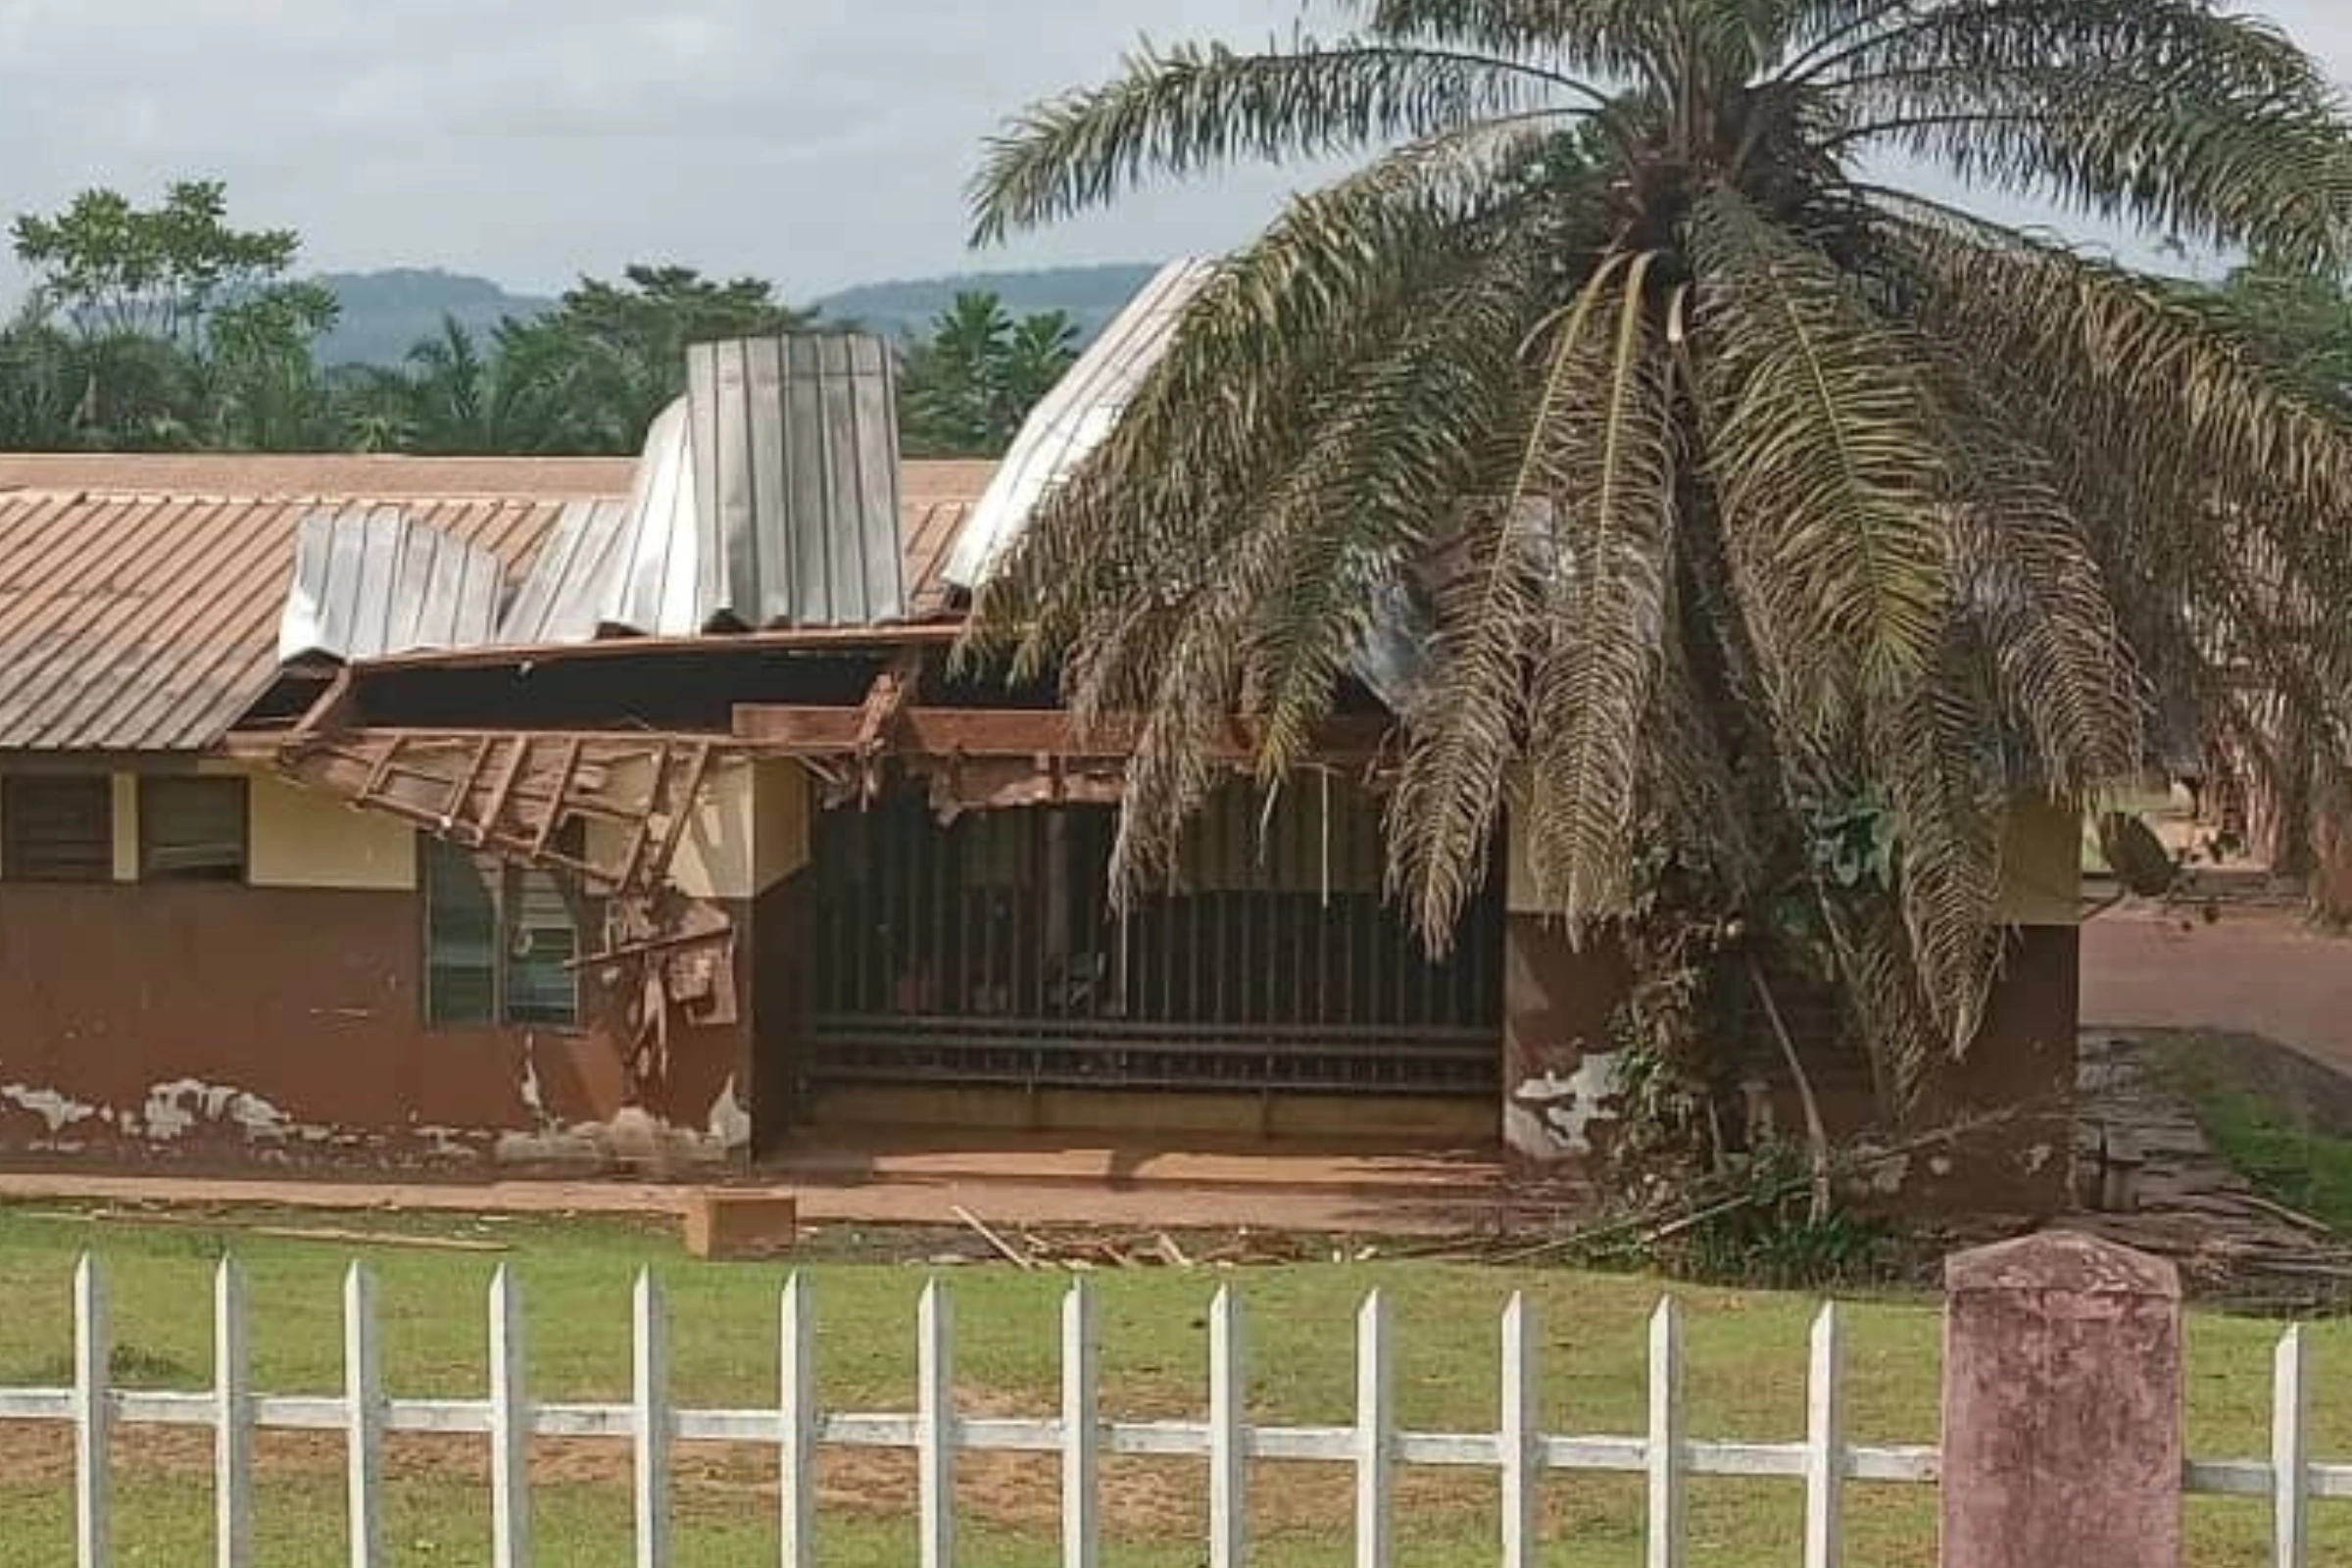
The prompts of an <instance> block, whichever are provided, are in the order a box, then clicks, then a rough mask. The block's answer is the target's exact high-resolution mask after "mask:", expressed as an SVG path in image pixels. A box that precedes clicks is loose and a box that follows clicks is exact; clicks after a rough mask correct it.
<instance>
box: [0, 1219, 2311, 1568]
mask: <svg viewBox="0 0 2352 1568" xmlns="http://www.w3.org/2000/svg"><path fill="white" fill-rule="evenodd" d="M633 1329H634V1352H633V1355H632V1374H631V1380H630V1389H631V1397H630V1399H629V1402H628V1403H626V1404H592V1403H557V1402H539V1401H536V1400H533V1399H532V1398H531V1397H529V1396H528V1394H527V1392H526V1390H525V1387H524V1380H523V1311H522V1297H521V1292H520V1290H519V1289H518V1287H517V1286H516V1284H515V1279H514V1278H513V1276H512V1275H510V1274H509V1273H508V1272H507V1270H506V1269H505V1268H503V1267H502V1268H500V1269H499V1271H498V1273H497V1275H496V1277H495V1279H494V1280H493V1281H492V1283H491V1286H490V1291H489V1336H488V1337H489V1357H488V1389H487V1396H486V1397H484V1398H480V1399H409V1398H393V1397H388V1396H387V1395H386V1394H385V1392H384V1387H383V1376H382V1363H381V1360H380V1355H379V1341H378V1338H377V1333H376V1314H375V1288H374V1284H373V1281H372V1280H371V1278H370V1276H369V1274H368V1270H367V1268H366V1267H365V1266H364V1265H361V1264H356V1263H355V1264H353V1265H352V1267H351V1269H350V1272H349V1273H348V1274H347V1275H346V1276H345V1280H344V1288H343V1352H344V1353H343V1367H344V1378H343V1390H342V1392H341V1393H340V1394H336V1395H268V1394H258V1393H256V1392H254V1390H253V1388H252V1384H251V1379H250V1375H249V1359H248V1344H249V1341H248V1337H247V1336H248V1319H247V1311H246V1300H245V1285H244V1279H243V1275H242V1273H241V1272H240V1270H239V1269H238V1266H237V1264H236V1262H235V1261H234V1260H233V1259H228V1260H223V1261H222V1262H221V1266H220V1270H219V1273H218V1275H217V1276H216V1280H215V1295H214V1344H215V1349H214V1383H213V1387H212V1389H211V1390H210V1391H209V1392H206V1393H200V1394H188V1393H152V1392H136V1391H129V1390H117V1389H112V1388H110V1387H109V1386H108V1381H109V1380H108V1366H109V1360H110V1355H111V1351H112V1348H113V1343H112V1338H111V1335H110V1333H109V1329H108V1312H107V1293H106V1287H105V1282H104V1280H103V1278H102V1276H101V1274H100V1271H99V1269H98V1266H97V1265H96V1263H94V1262H93V1261H91V1260H90V1259H87V1258H84V1259H83V1260H82V1262H81V1264H80V1266H79V1268H78V1269H77V1270H76V1272H75V1275H74V1324H73V1387H72V1388H70V1389H7V1390H0V1421H49V1422H71V1423H72V1424H73V1434H74V1474H75V1481H74V1504H73V1518H74V1531H75V1536H76V1544H77V1549H78V1557H77V1561H78V1563H79V1564H80V1565H81V1568H107V1565H109V1564H111V1563H112V1561H113V1554H112V1553H113V1546H112V1515H111V1512H110V1508H109V1500H108V1498H109V1486H108V1481H109V1474H108V1463H107V1452H108V1443H109V1439H110V1436H111V1434H112V1432H113V1431H114V1429H115V1428H116V1427H118V1426H122V1425H131V1426H138V1425H147V1426H175V1427H209V1428H211V1429H212V1431H213V1434H214V1454H215V1480H214V1493H215V1519H216V1524H215V1539H216V1542H217V1561H218V1562H219V1564H220V1565H221V1568H247V1565H249V1564H250V1563H251V1562H252V1560H253V1540H254V1536H253V1528H254V1510H253V1495H254V1442H253V1440H254V1433H255V1432H256V1430H257V1429H265V1428H267V1429H272V1430H288V1431H307V1432H341V1433H343V1434H344V1436H345V1442H346V1449H347V1453H348V1481H347V1485H346V1489H345V1497H346V1508H347V1511H348V1519H349V1539H350V1561H351V1564H352V1568H378V1565H380V1564H382V1563H383V1562H384V1561H385V1560H386V1559H385V1555H384V1544H383V1534H384V1515H383V1503H384V1487H383V1470H382V1462H383V1448H384V1441H385V1437H386V1435H387V1434H389V1433H457V1434H466V1435H471V1436H476V1437H482V1438H486V1439H487V1440H488V1443H489V1447H490V1454H491V1469H490V1498H491V1501H490V1510H491V1541H492V1550H493V1560H494V1561H495V1562H496V1563H497V1564H498V1565H499V1568H521V1565H523V1564H525V1563H528V1562H529V1561H530V1560H531V1535H530V1507H529V1502H528V1497H529V1487H530V1470H529V1462H528V1442H529V1439H530V1438H531V1437H533V1436H540V1437H551V1438H603V1439H613V1440H619V1441H625V1442H627V1443H628V1444H630V1445H631V1446H632V1449H633V1451H634V1455H635V1464H634V1466H633V1482H632V1494H633V1499H634V1500H633V1511H634V1520H635V1532H634V1533H635V1542H636V1556H635V1561H636V1563H637V1565H638V1568H665V1565H667V1564H669V1563H670V1562H671V1561H672V1555H671V1549H670V1521H669V1467H670V1455H671V1451H672V1449H673V1447H674V1446H676V1445H678V1444H680V1443H730V1444H761V1445H772V1446H774V1448H775V1450H776V1453H777V1459H778V1463H779V1465H780V1467H781V1474H782V1477H783V1487H782V1507H781V1510H780V1517H779V1521H778V1522H779V1525H780V1527H781V1533H782V1543H781V1559H780V1560H781V1562H782V1563H783V1565H784V1568H809V1565H810V1564H812V1563H813V1562H814V1561H815V1547H816V1527H817V1521H816V1456H817V1452H818V1450H819V1449H820V1448H824V1447H841V1448H893V1449H901V1450H910V1451H912V1452H913V1454H914V1456H915V1467H916V1476H917V1505H916V1524H917V1530H918V1535H919V1543H920V1560H921V1562H922V1563H923V1565H924V1568H947V1564H949V1563H950V1562H951V1561H952V1560H953V1559H954V1556H955V1545H956V1514H955V1475H956V1455H957V1454H958V1453H962V1452H977V1451H993V1452H1000V1453H1033V1454H1053V1455H1058V1456H1059V1458H1060V1461H1061V1560H1062V1561H1063V1563H1064V1564H1067V1565H1069V1568H1094V1565H1095V1564H1096V1563H1098V1562H1099V1561H1100V1543H1101V1538H1102V1513H1101V1510H1102V1495H1101V1487H1100V1465H1101V1461H1102V1458H1103V1455H1104V1454H1138V1455H1150V1456H1153V1457H1158V1458H1191V1459H1205V1460H1206V1461H1207V1464H1208V1519H1207V1547H1208V1561H1209V1563H1210V1564H1211V1568H1241V1564H1242V1562H1243V1561H1244V1558H1245V1554H1246V1551H1247V1547H1248V1541H1249V1521H1250V1501H1249V1474H1250V1471H1249V1465H1250V1461H1253V1460H1254V1461H1272V1462H1277V1463H1280V1462H1296V1461H1308V1462H1317V1463H1333V1462H1338V1463H1342V1464H1348V1465H1351V1466H1353V1468H1354V1472H1355V1484H1354V1492H1355V1560H1356V1562H1357V1563H1358V1564H1359V1565H1360V1568H1387V1565H1388V1564H1389V1562H1390V1561H1391V1556H1392V1553H1391V1542H1392V1534H1391V1532H1392V1529H1393V1525H1394V1511H1395V1510H1394V1506H1393V1499H1394V1491H1393V1488H1394V1485H1395V1481H1396V1476H1397V1470H1398V1469H1399V1468H1400V1467H1403V1466H1435V1467H1450V1468H1458V1469H1472V1470H1485V1471H1491V1472H1493V1473H1495V1475H1496V1476H1497V1477H1498V1478H1499V1480H1500V1486H1501V1498H1502V1510H1501V1513H1502V1519H1501V1531H1500V1541H1499V1542H1498V1543H1497V1546H1498V1556H1499V1558H1500V1560H1501V1562H1502V1563H1503V1564H1504V1568H1533V1565H1534V1564H1535V1562H1536V1559H1537V1546H1538V1540H1537V1502H1538V1495H1539V1488H1540V1485H1541V1482H1542V1478H1543V1477H1544V1474H1545V1473H1546V1472H1549V1471H1585V1472H1602V1473H1612V1474H1621V1475H1635V1476H1641V1477H1642V1478H1643V1479H1644V1481H1645V1484H1646V1486H1645V1491H1646V1496H1647V1504H1646V1520H1645V1525H1644V1540H1645V1543H1646V1555H1645V1557H1644V1562H1645V1563H1646V1565H1647V1568H1680V1565H1681V1564H1682V1563H1683V1562H1684V1561H1685V1553H1686V1544H1687V1541H1688V1532H1687V1529H1686V1525H1685V1517H1684V1501H1685V1496H1686V1494H1687V1490H1688V1484H1689V1481H1690V1478H1691V1477H1692V1476H1744V1477H1770V1478H1779V1479H1785V1480H1789V1481H1796V1482H1801V1483H1802V1484H1803V1486H1804V1489H1805V1526H1804V1543H1803V1546H1804V1555H1803V1561H1804V1563H1805V1565H1806V1568H1838V1565H1839V1564H1840V1563H1841V1562H1842V1561H1843V1548H1842V1544H1841V1529H1840V1520H1841V1517H1842V1501H1843V1495H1844V1491H1845V1487H1846V1485H1847V1483H1849V1482H1887V1483H1897V1484H1907V1485H1934V1484H1936V1481H1937V1479H1938V1460H1937V1454H1936V1449H1934V1448H1932V1447H1882V1446H1857V1445H1853V1444H1849V1443H1848V1442H1847V1441H1846V1438H1845V1427H1844V1419H1843V1400H1842V1397H1841V1390H1842V1381H1843V1366H1844V1361H1843V1356H1842V1352H1841V1339H1840V1329H1839V1319H1838V1308H1837V1306H1836V1305H1835V1304H1830V1305H1825V1306H1823V1307H1822V1309H1821V1313H1820V1315H1819V1316H1818V1317H1817V1318H1816V1319H1815V1320H1814V1323H1813V1331H1812V1343H1811V1365H1810V1369H1809V1374H1808V1378H1809V1381H1808V1395H1807V1398H1806V1434H1805V1440H1804V1441H1803V1442H1802V1443H1741V1442H1723V1441H1715V1440H1705V1439H1693V1438H1691V1436H1690V1434H1689V1433H1688V1431H1687V1430H1686V1427H1685V1420H1684V1410H1685V1404H1684V1397H1683V1320H1682V1314H1681V1311H1680V1309H1679V1307H1678V1306H1677V1305H1676V1303H1675V1301H1674V1299H1672V1298H1671V1297H1669V1298H1667V1299H1664V1300H1662V1301H1660V1302H1659V1304H1658V1308H1657V1310H1656V1312H1655V1313H1654V1314H1653V1315H1652V1317H1651V1318H1650V1324H1649V1416H1648V1423H1647V1430H1646V1431H1645V1432H1643V1433H1642V1434H1640V1435H1638V1436H1629V1437H1566V1436H1557V1435H1553V1434H1549V1433H1546V1432H1544V1431H1543V1430H1542V1426H1541V1420H1540V1416H1539V1403H1538V1390H1539V1388H1540V1383H1541V1378H1540V1370H1539V1365H1540V1363H1539V1355H1538V1347H1539V1346H1540V1344H1541V1343H1542V1334H1541V1331H1540V1329H1539V1328H1538V1325H1537V1320H1536V1313H1535V1310H1534V1308H1533V1307H1531V1306H1530V1305H1529V1304H1528V1303H1527V1302H1526V1301H1525V1300H1524V1299H1520V1298H1516V1297H1514V1298H1513V1299H1512V1300H1511V1301H1510V1303H1509V1305H1508V1306H1506V1307H1505V1308H1504V1309H1503V1313H1502V1322H1501V1335H1502V1345H1501V1379H1500V1388H1499V1391H1498V1400H1497V1407H1498V1421H1497V1425H1496V1428H1495V1431H1492V1432H1471V1433H1448V1432H1407V1431H1403V1430H1400V1429H1399V1428H1398V1426H1397V1409H1396V1398H1395V1377H1394V1373H1395V1363H1396V1354H1395V1345H1394V1342H1393V1337H1392V1331H1391V1327H1390V1319H1389V1309H1388V1305H1387V1302H1386V1301H1385V1300H1384V1299H1383V1298H1382V1296H1381V1295H1380V1293H1379V1292H1378V1291H1375V1292H1373V1293H1372V1294H1370V1295H1369V1296H1367V1297H1366V1298H1365V1299H1364V1301H1363V1304H1362V1307H1361V1309H1360V1310H1359V1311H1358V1313H1357V1315H1356V1379H1355V1388H1356V1408H1355V1421H1354V1423H1353V1424H1352V1425H1350V1426H1344V1427H1332V1426H1312V1427H1301V1426H1260V1425H1254V1424H1252V1423H1251V1422H1250V1420H1249V1419H1248V1417H1247V1415H1246V1413H1245V1409H1244V1391H1245V1390H1246V1388H1247V1386H1248V1373H1247V1371H1246V1365H1247V1360H1246V1349H1245V1346H1246V1336H1245V1332H1244V1318H1243V1310H1242V1303H1241V1300H1240V1299H1239V1298H1238V1297H1236V1296H1235V1295H1234V1293H1233V1292H1232V1291H1230V1290H1220V1291H1218V1292H1217V1295H1216V1298H1215V1299H1214V1301H1213V1303H1212V1304H1211V1306H1210V1310H1209V1319H1208V1411H1207V1419H1206V1420H1204V1421H1116V1420H1107V1421H1106V1420H1105V1419H1104V1418H1103V1412H1102V1410H1101V1407H1100V1403H1099V1401H1098V1398H1097V1380H1098V1370H1099V1366H1100V1357H1099V1340H1098V1335H1097V1327H1096V1312H1095V1299H1094V1294H1093V1292H1092V1291H1091V1290H1090V1289H1089V1287H1088V1285H1087V1282H1086V1281H1085V1280H1084V1279H1083V1278H1081V1279H1079V1280H1077V1281H1075V1282H1074V1283H1073V1284H1072V1285H1071V1287H1070V1290H1069V1294H1068V1295H1067V1296H1066V1297H1065V1298H1064V1299H1063V1301H1062V1311H1061V1413H1060V1415H1059V1416H1058V1417H1056V1418H1053V1419H1005V1418H999V1417H988V1418H982V1417H965V1416H959V1415H957V1414H956V1408H955V1399H954V1388H955V1343H956V1341H955V1332H954V1326H953V1319H952V1317H951V1313H950V1306H949V1297H948V1293H947V1290H946V1289H945V1288H944V1287H943V1286H941V1285H940V1284H939V1283H937V1282H936V1281H935V1282H933V1283H932V1284H931V1285H930V1286H929V1287H928V1288H927V1289H926V1290H925V1291H924V1292H923V1296H922V1299H921V1303H920V1305H919V1307H918V1309H917V1314H916V1336H917V1339H916V1347H917V1376H916V1387H915V1409H914V1412H913V1413H912V1414H910V1415H858V1414H845V1413H839V1412H833V1411H828V1410H826V1409H825V1408H824V1407H823V1406H822V1404H821V1402H820V1400H819V1396H818V1389H817V1385H816V1374H815V1333H816V1316H815V1302H814V1299H813V1293H812V1291H811V1288H810V1286H809V1282H807V1281H806V1280H803V1279H800V1278H798V1277H795V1278H794V1279H792V1280H790V1281H789V1282H788V1283H786V1285H785V1286H784V1291H783V1300H782V1304H781V1311H780V1317H779V1332H780V1345H781V1351H782V1355H781V1379H780V1383H781V1386H780V1388H779V1391H778V1399H777V1403H776V1404H775V1406H773V1407H772V1408H756V1409H704V1410H697V1409H681V1408H678V1407H677V1406H675V1405H673V1404H672V1403H671V1401H670V1396H669V1370H668V1369H669V1354H668V1330H667V1326H666V1316H665V1312H664V1308H663V1303H662V1292H661V1289H660V1287H659V1286H658V1285H657V1284H656V1283H655V1282H654V1281H653V1279H652V1278H651V1277H650V1276H646V1275H641V1276H639V1278H638V1280H637V1285H636V1290H635V1294H634V1299H633ZM2274 1374H2275V1393H2276V1398H2275V1404H2274V1422H2273V1435H2272V1445H2271V1448H2272V1451H2271V1457H2270V1458H2269V1459H2267V1460H2238V1461H2229V1462H2224V1463H2192V1464H2190V1465H2189V1466H2188V1467H2187V1471H2186V1474H2185V1477H2184V1481H2185V1485H2186V1488H2187V1490H2188V1491H2190V1492H2193V1493H2204V1494H2215V1495H2237V1496H2257V1497H2268V1498H2270V1499H2271V1506H2272V1514H2273V1521H2274V1523H2273V1533H2274V1541H2275V1550H2274V1555H2273V1562H2274V1564H2275V1565H2276V1568H2307V1565H2308V1563H2309V1556H2308V1548H2307V1545H2306V1518H2307V1509H2308V1507H2309V1502H2310V1499H2312V1498H2314V1497H2331V1498H2343V1497H2352V1465H2323V1464H2314V1463H2312V1462H2311V1460H2310V1456H2309V1450H2308V1444H2307V1432H2308V1424H2309V1410H2310V1392H2309V1387H2308V1382H2307V1379H2306V1375H2305V1350H2304V1341H2303V1333H2302V1330H2300V1329H2293V1328H2290V1329H2288V1330H2287V1331H2286V1332H2285V1334H2284V1335H2283V1337H2282V1338H2281V1339H2280V1341H2279V1344H2278V1352H2277V1356H2276V1360H2275V1368H2274Z"/></svg>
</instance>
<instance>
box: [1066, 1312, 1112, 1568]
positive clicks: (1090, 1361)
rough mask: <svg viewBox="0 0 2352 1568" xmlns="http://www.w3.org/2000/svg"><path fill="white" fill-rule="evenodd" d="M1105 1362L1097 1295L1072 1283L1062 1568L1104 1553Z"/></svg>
mask: <svg viewBox="0 0 2352 1568" xmlns="http://www.w3.org/2000/svg"><path fill="white" fill-rule="evenodd" d="M1101 1356H1102V1351H1101V1342H1100V1338H1099V1336H1098V1333H1097V1329H1096V1316H1095V1295H1094V1291H1093V1289H1092V1288H1091V1287H1090V1286H1089V1285H1088V1284H1087V1282H1086V1281H1085V1280H1084V1279H1078V1280H1073V1281H1071V1282H1070V1290H1069V1294H1068V1295H1067V1296H1064V1297H1063V1298H1062V1299H1061V1562H1062V1568H1095V1564H1096V1562H1097V1561H1098V1560H1099V1559H1100V1557H1101V1555H1102V1550H1103V1527H1102V1519H1101V1509H1100V1504H1101V1497H1100V1494H1101V1491H1102V1486H1103V1426H1102V1420H1101V1417H1100V1415H1099V1414H1098V1410H1099V1408H1100V1406H1099V1403H1098V1400H1097V1392H1098V1391H1097V1385H1098V1382H1099V1380H1100V1376H1101Z"/></svg>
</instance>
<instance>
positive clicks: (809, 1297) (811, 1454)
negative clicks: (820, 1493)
mask: <svg viewBox="0 0 2352 1568" xmlns="http://www.w3.org/2000/svg"><path fill="white" fill-rule="evenodd" d="M814 1291H815V1287H814V1286H813V1285H811V1284H810V1283H809V1281H807V1280H805V1279H803V1278H801V1276H800V1275H798V1274H795V1275H793V1276H792V1278H790V1279H788V1280H786V1281H785V1282H784V1302H783V1307H782V1309H781V1312H780V1315H779V1318H778V1325H777V1327H778V1334H779V1337H780V1340H781V1344H780V1345H779V1347H778V1356H777V1365H778V1367H779V1369H780V1371H781V1373H782V1383H783V1387H782V1389H781V1390H780V1391H779V1393H780V1395H781V1398H780V1400H779V1403H778V1410H779V1411H780V1413H781V1414H782V1417H783V1420H782V1421H781V1423H780V1424H779V1426H778V1428H777V1442H778V1445H779V1446H780V1447H781V1448H782V1450H783V1451H782V1454H781V1456H780V1461H779V1462H780V1464H781V1467H782V1478H783V1487H782V1509H783V1517H782V1518H781V1519H780V1520H779V1521H778V1524H779V1526H780V1529H781V1532H782V1534H781V1541H782V1548H783V1564H784V1568H814V1565H815V1562H816V1415H817V1412H816V1300H815V1297H814Z"/></svg>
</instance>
